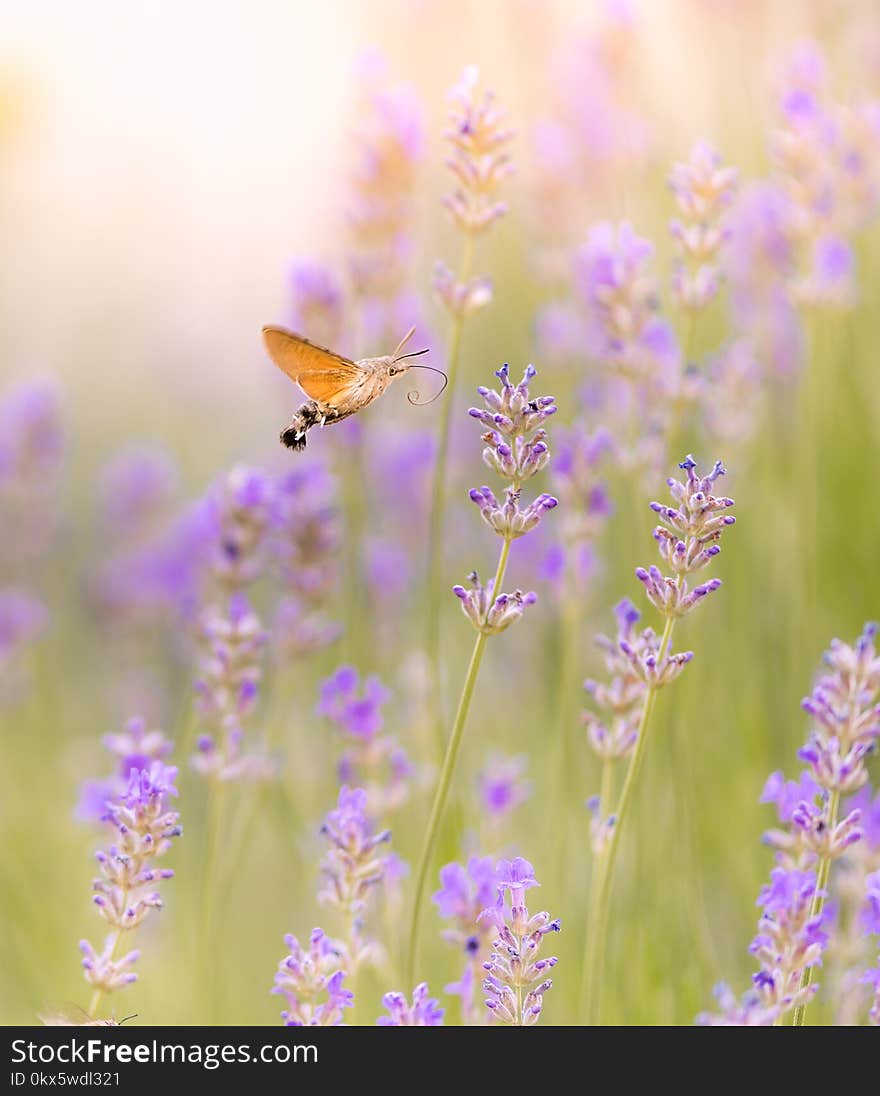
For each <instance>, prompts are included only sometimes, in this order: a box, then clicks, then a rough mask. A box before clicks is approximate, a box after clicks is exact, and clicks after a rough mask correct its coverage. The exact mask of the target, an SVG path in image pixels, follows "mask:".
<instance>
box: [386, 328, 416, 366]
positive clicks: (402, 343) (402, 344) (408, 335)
mask: <svg viewBox="0 0 880 1096" xmlns="http://www.w3.org/2000/svg"><path fill="white" fill-rule="evenodd" d="M415 333H416V329H415V326H413V327H411V328H410V329H409V331H407V333H406V334H405V335H404V336H403V338H402V339H401V340H400V342H399V343H398V344H397V349H396V350H395V351H394V353H393V354H392V355H391V357H392V358H393V359H394V360H395V361H400V359H399V358H398V356H397V355H398V354H399V353H400V352H401V350H403V348H404V347H405V346H406V344H407V343H408V342H409V340H410V339H411V338H412V337H413V335H415Z"/></svg>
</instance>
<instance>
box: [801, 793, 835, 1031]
mask: <svg viewBox="0 0 880 1096" xmlns="http://www.w3.org/2000/svg"><path fill="white" fill-rule="evenodd" d="M839 807H840V792H838V791H834V792H832V793H831V800H830V802H829V804H828V832H829V833H831V832H832V831H833V830H834V827H835V826H836V825H837V812H838V809H839ZM830 873H831V857H830V856H823V857H822V859H821V860H820V861H819V867H818V869H817V871H816V893H815V894H814V895H813V904H812V906H811V908H810V920H811V921H815V919H816V918H817V917H819V916H821V913H822V909H823V907H824V905H825V896H824V895H823V893H822V892H823V891H824V890H825V889H826V888H827V886H828V876H829V875H830ZM812 981H813V968H812V967H806V968H805V969H804V973H803V974H802V975H801V989H802V990H803V989H807V988H808V987H809V985H810V983H811V982H812ZM806 1011H807V1006H806V1004H803V1005H798V1007H797V1008H796V1009H795V1010H794V1017H793V1018H792V1021H791V1024H792V1027H803V1026H804V1017H805V1014H806Z"/></svg>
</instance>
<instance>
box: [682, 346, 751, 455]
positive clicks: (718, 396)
mask: <svg viewBox="0 0 880 1096" xmlns="http://www.w3.org/2000/svg"><path fill="white" fill-rule="evenodd" d="M764 380H765V372H764V365H763V363H762V361H761V359H760V357H759V355H758V354H756V352H755V347H754V346H753V344H752V342H751V340H750V339H748V338H738V339H736V340H735V341H734V342H732V343H729V344H728V345H727V346H725V347H723V348H722V349H721V351H720V352H719V353H717V354H714V355H713V356H712V357H711V358H710V360H709V363H708V366H707V369H706V375H705V378H704V381H703V383H701V384H700V387H699V393H698V394H699V400H700V407H701V412H700V413H701V415H702V417H703V420H704V421H705V423H706V428H707V434H708V436H710V437H715V438H720V439H721V440H722V441H726V442H733V443H735V444H737V445H743V444H744V443H747V442H749V441H750V440H751V439H752V438H753V437H754V436H755V434H756V432H757V431H758V429H759V428H760V424H761V421H762V418H761V413H762V410H763V405H764V398H765V391H766V387H765V385H764Z"/></svg>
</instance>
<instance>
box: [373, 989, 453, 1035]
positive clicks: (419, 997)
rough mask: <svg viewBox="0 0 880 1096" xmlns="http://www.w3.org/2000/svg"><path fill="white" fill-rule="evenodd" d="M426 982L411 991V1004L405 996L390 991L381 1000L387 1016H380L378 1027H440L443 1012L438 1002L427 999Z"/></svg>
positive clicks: (430, 998)
mask: <svg viewBox="0 0 880 1096" xmlns="http://www.w3.org/2000/svg"><path fill="white" fill-rule="evenodd" d="M429 993H430V990H429V989H428V983H427V982H420V983H419V985H417V986H416V988H415V989H414V990H413V995H412V1004H410V1003H409V1002H408V1001H407V999H406V996H405V995H404V994H402V993H398V992H397V991H395V990H392V991H391V992H390V993H386V994H385V995H384V997H383V998H382V1004H383V1006H384V1007H385V1008H386V1009H387V1011H388V1015H387V1016H380V1017H379V1019H378V1020H377V1021H376V1023H377V1024H378V1025H379V1026H380V1027H440V1026H442V1024H443V1016H444V1015H445V1010H444V1009H442V1008H440V1002H439V1001H437V1000H436V999H435V998H433V997H429V996H428V994H429Z"/></svg>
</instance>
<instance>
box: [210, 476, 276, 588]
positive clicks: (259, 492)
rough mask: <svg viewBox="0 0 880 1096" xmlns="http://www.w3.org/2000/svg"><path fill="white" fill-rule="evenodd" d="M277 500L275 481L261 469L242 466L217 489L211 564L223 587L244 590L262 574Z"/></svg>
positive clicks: (215, 491) (215, 492)
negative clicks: (214, 538) (214, 537)
mask: <svg viewBox="0 0 880 1096" xmlns="http://www.w3.org/2000/svg"><path fill="white" fill-rule="evenodd" d="M274 501H275V499H274V485H273V483H272V480H271V479H270V477H269V476H267V475H266V473H265V472H263V471H261V470H260V469H257V468H247V467H244V466H243V465H238V466H236V467H235V468H233V469H232V471H231V472H230V473H229V474H228V475H227V476H226V477H225V478H224V479H223V480H222V481H221V482H220V483H219V484H218V485H217V487H216V488H215V490H214V492H213V502H214V514H215V520H216V542H215V545H214V552H213V557H212V559H211V567H212V570H213V572H214V575H215V576H216V579H217V581H218V582H219V583H221V584H222V585H223V586H225V587H227V588H231V589H240V588H241V587H243V586H244V585H246V584H248V583H250V582H252V581H253V580H254V579H255V578H256V577H257V576H258V575H259V574H260V572H261V570H262V567H263V563H264V553H265V549H266V534H267V531H268V530H269V528H270V522H271V518H272V512H273V505H274Z"/></svg>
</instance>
